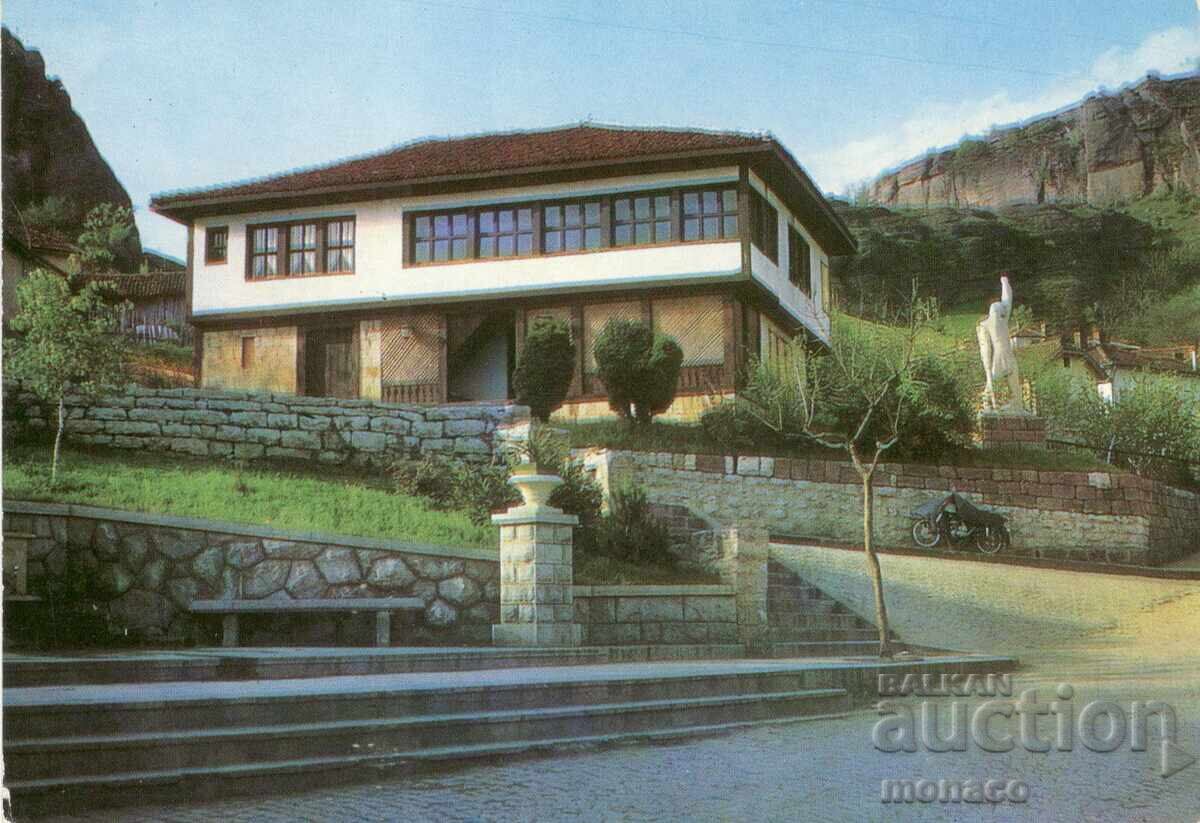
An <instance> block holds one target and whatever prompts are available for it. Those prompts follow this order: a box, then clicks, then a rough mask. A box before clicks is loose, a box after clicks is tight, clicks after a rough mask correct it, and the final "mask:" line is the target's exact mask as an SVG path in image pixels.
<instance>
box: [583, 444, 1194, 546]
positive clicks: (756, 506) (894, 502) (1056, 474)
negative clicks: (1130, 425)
mask: <svg viewBox="0 0 1200 823" xmlns="http://www.w3.org/2000/svg"><path fill="white" fill-rule="evenodd" d="M584 461H585V463H586V465H587V466H588V467H589V468H590V469H591V470H593V471H594V472H595V474H596V477H597V479H598V480H599V481H600V483H601V485H602V486H604V487H605V488H608V487H609V486H610V485H611V484H612V483H614V482H618V481H619V480H620V479H625V478H627V479H631V480H635V481H637V482H639V483H641V484H642V485H643V486H644V487H645V488H646V491H647V495H648V496H649V498H650V499H651V500H652V501H654V502H655V503H661V504H668V505H677V506H686V507H688V508H689V509H690V510H691V511H693V512H694V513H695V514H697V515H698V516H700V517H703V518H707V519H710V520H713V521H716V522H718V523H722V524H725V525H732V524H736V523H753V524H755V525H759V526H763V527H765V528H768V529H769V530H770V531H771V532H773V533H776V534H786V535H793V536H798V537H810V538H826V539H834V540H842V541H852V542H858V541H861V539H862V485H861V481H860V480H859V478H858V475H857V473H856V472H855V471H854V468H853V467H852V466H850V465H849V464H847V463H838V462H834V461H827V460H792V459H785V458H771V457H747V456H742V457H738V458H733V457H728V456H721V455H698V454H671V453H647V452H629V451H614V450H592V451H589V452H586V453H584ZM875 486H876V489H875V492H876V510H875V523H876V529H877V532H876V536H877V538H878V539H879V540H880V541H881V542H882V543H883V544H885V545H889V544H890V545H911V543H912V538H911V534H910V529H911V526H912V521H911V520H910V519H909V518H908V517H907V515H908V513H909V512H910V511H911V510H912V509H914V508H916V507H917V506H918V505H920V504H921V503H924V502H925V501H927V500H929V499H930V498H932V497H937V496H940V495H945V494H948V493H950V492H951V491H958V492H961V493H964V494H966V495H968V496H969V497H970V498H971V499H972V501H974V502H976V503H982V504H983V505H985V506H987V507H988V508H990V509H993V510H995V511H998V512H1001V513H1003V514H1004V515H1006V516H1007V517H1008V518H1009V528H1010V530H1011V533H1012V549H1011V551H1013V552H1014V553H1016V554H1021V555H1033V556H1040V557H1051V558H1059V559H1081V560H1094V559H1101V560H1104V559H1107V560H1109V561H1110V562H1131V563H1140V564H1157V563H1163V562H1166V561H1169V560H1171V559H1173V558H1176V557H1179V556H1180V555H1182V554H1185V553H1187V552H1190V551H1194V550H1195V548H1196V547H1197V546H1198V545H1200V494H1197V493H1196V492H1193V491H1188V490H1184V489H1177V488H1174V487H1171V486H1168V485H1167V484H1165V483H1161V482H1158V481H1155V480H1150V479H1147V478H1143V477H1137V476H1136V475H1133V474H1128V473H1123V472H1061V471H1040V470H1035V469H1000V468H972V467H957V466H926V465H915V464H904V463H884V464H881V465H880V467H879V469H878V471H877V472H876V475H875Z"/></svg>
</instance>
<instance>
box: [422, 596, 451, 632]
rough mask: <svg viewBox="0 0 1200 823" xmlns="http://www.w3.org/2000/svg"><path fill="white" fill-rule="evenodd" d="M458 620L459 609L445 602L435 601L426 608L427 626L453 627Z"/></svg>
mask: <svg viewBox="0 0 1200 823" xmlns="http://www.w3.org/2000/svg"><path fill="white" fill-rule="evenodd" d="M457 620H458V609H456V608H454V607H453V606H451V605H450V604H449V603H447V602H446V601H444V600H434V601H433V602H432V603H430V604H429V605H428V606H426V607H425V625H427V626H441V627H444V626H452V625H454V623H455V622H456V621H457Z"/></svg>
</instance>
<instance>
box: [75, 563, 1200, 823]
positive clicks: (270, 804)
mask: <svg viewBox="0 0 1200 823" xmlns="http://www.w3.org/2000/svg"><path fill="white" fill-rule="evenodd" d="M846 554H847V553H845V552H836V553H835V554H831V555H830V557H829V558H827V559H826V560H825V561H820V562H825V563H826V565H825V567H824V568H825V572H826V574H825V577H826V578H827V579H826V580H825V581H824V582H826V583H827V584H828V585H830V586H836V585H841V586H842V587H843V588H844V591H842V592H841V593H842V595H843V596H845V597H848V598H851V599H853V598H854V597H857V596H858V595H859V592H858V591H857V589H856V587H857V586H858V585H859V584H858V583H856V582H855V581H854V580H853V579H852V578H853V571H854V570H853V569H851V568H850V567H848V566H847V565H845V564H846V563H847V562H848V561H847V557H846ZM813 558H816V555H813V556H812V557H810V565H809V568H808V570H807V571H808V572H810V573H812V574H813V575H817V574H818V573H819V572H821V571H822V569H821V568H818V565H814V564H817V563H818V561H819V558H818V559H813ZM890 560H894V559H890ZM899 560H900V562H888V561H885V578H887V579H889V581H890V583H891V585H892V590H893V591H894V592H895V593H896V595H897V596H896V598H895V600H894V604H895V611H896V616H897V620H898V622H900V624H901V625H905V626H907V627H908V628H910V629H917V628H925V629H929V628H930V626H932V625H933V623H940V624H941V626H940V629H939V631H941V632H942V633H947V632H956V633H958V634H957V637H958V639H959V640H960V641H961V642H963V643H965V644H967V645H971V646H973V647H974V648H977V649H980V650H984V651H990V652H997V651H1000V650H1001V649H1003V648H1006V647H1012V646H1018V647H1019V651H1020V652H1021V653H1022V654H1023V655H1024V656H1025V657H1026V658H1027V659H1028V660H1030V661H1032V667H1031V669H1030V670H1028V671H1025V672H1022V673H1020V674H1018V675H1017V677H1016V682H1015V686H1016V688H1017V690H1018V691H1019V690H1020V689H1022V688H1031V687H1036V688H1037V689H1038V691H1039V697H1040V698H1041V700H1042V701H1043V702H1044V701H1046V700H1048V699H1049V697H1050V692H1051V691H1052V690H1053V688H1054V687H1055V685H1056V684H1057V683H1059V682H1067V683H1070V684H1071V685H1072V686H1073V687H1074V689H1075V699H1074V703H1075V707H1074V711H1075V712H1076V713H1077V712H1078V711H1079V710H1080V709H1081V708H1082V706H1084V705H1086V703H1088V702H1089V701H1092V700H1097V699H1106V700H1113V701H1116V702H1118V703H1119V704H1124V705H1126V706H1128V704H1129V702H1130V701H1133V700H1140V701H1147V700H1162V701H1167V702H1169V703H1170V704H1171V705H1172V706H1174V708H1175V711H1176V713H1177V715H1178V718H1179V724H1180V726H1179V736H1178V742H1179V744H1180V745H1181V746H1182V747H1183V748H1184V749H1186V750H1188V751H1190V752H1192V753H1193V754H1197V755H1200V643H1197V640H1196V638H1197V637H1200V584H1181V583H1178V582H1171V581H1148V582H1145V581H1143V582H1138V583H1137V584H1136V585H1133V584H1131V583H1130V582H1129V581H1127V580H1124V579H1122V578H1111V577H1109V578H1106V577H1104V576H1101V575H1091V576H1089V575H1081V574H1078V573H1074V572H1047V571H1044V570H1034V569H1010V570H1007V571H1005V570H998V572H997V573H996V576H995V578H994V579H983V582H982V583H981V582H980V581H979V580H976V581H974V582H972V583H971V585H970V586H966V585H965V584H963V586H961V587H960V588H963V589H968V588H969V589H970V590H969V591H960V592H958V599H956V598H955V597H951V596H950V595H951V594H952V593H953V592H951V590H952V589H955V584H954V583H953V581H952V579H951V578H948V576H947V575H946V574H945V573H944V572H942V571H940V570H939V569H938V568H937V567H936V566H934V565H929V562H926V563H921V562H919V561H914V560H912V559H908V558H904V559H899ZM932 562H934V563H936V561H932ZM1001 572H1003V573H1001ZM948 580H950V581H951V582H947V581H948ZM984 583H986V585H984ZM939 587H941V588H939ZM865 592H866V590H865V589H864V590H863V592H862V594H863V596H865ZM939 592H940V593H939ZM1105 604H1108V605H1107V606H1105ZM947 702H948V701H947V700H945V699H942V700H939V705H940V706H942V708H943V710H944V711H945V710H946V708H945V707H946V704H947ZM979 702H980V701H979V700H972V701H971V705H972V706H975V705H978V703H979ZM877 720H878V717H877V715H876V714H875V713H873V712H860V713H856V714H853V715H851V716H849V717H847V718H844V719H838V720H824V721H813V722H807V723H796V724H790V725H785V726H775V727H766V728H759V729H755V730H752V731H747V732H741V733H737V734H733V735H729V736H726V737H720V738H711V739H705V740H693V741H690V742H685V743H677V744H674V745H642V746H626V747H619V748H613V749H608V750H602V751H584V752H577V753H574V754H569V755H561V756H558V757H554V758H534V759H520V760H513V761H507V762H506V761H501V762H495V763H488V764H478V765H474V766H469V767H465V768H460V769H456V770H453V771H448V772H447V771H443V772H440V773H437V774H433V775H429V776H424V777H417V778H410V779H407V780H404V781H397V782H389V783H382V784H367V785H359V786H353V787H342V788H336V789H327V790H320V791H313V792H308V793H303V794H294V795H291V796H287V797H279V798H250V799H243V800H229V801H225V802H220V803H209V804H204V805H196V806H172V807H163V806H160V807H154V808H143V809H134V810H122V811H121V812H120V813H118V814H110V815H96V816H87V817H85V818H66V819H77V820H78V819H87V820H120V821H225V820H230V821H239V820H246V821H266V822H267V823H271V821H293V820H312V821H353V820H389V821H390V820H488V821H491V820H505V821H507V820H518V821H524V820H538V821H544V820H588V821H590V820H661V821H668V820H671V821H673V820H683V819H688V820H789V821H863V820H867V821H869V820H888V821H891V820H902V821H905V820H913V821H930V820H962V821H974V820H986V821H989V823H991V822H993V821H1007V820H1039V821H1049V820H1054V821H1058V820H1064V821H1065V820H1083V821H1154V823H1158V822H1159V821H1180V822H1181V823H1182V822H1183V821H1186V822H1187V823H1195V821H1196V820H1198V819H1200V763H1197V764H1193V765H1192V766H1190V767H1188V768H1187V769H1185V770H1183V771H1181V772H1179V773H1178V774H1176V775H1174V776H1173V777H1170V778H1167V779H1164V778H1163V777H1162V776H1160V773H1159V769H1160V763H1159V755H1158V754H1157V753H1156V751H1155V750H1156V748H1157V745H1156V742H1157V738H1155V737H1153V736H1152V737H1151V746H1150V747H1149V748H1150V751H1147V752H1131V751H1130V750H1129V746H1128V745H1123V746H1121V747H1120V748H1118V749H1117V750H1116V751H1114V752H1112V753H1108V754H1103V753H1098V752H1091V751H1087V750H1085V749H1084V748H1083V747H1082V746H1080V745H1078V743H1076V745H1075V746H1074V751H1070V752H1059V751H1051V752H1047V753H1030V752H1026V751H1024V750H1022V749H1021V748H1020V747H1018V748H1016V749H1015V750H1014V751H1012V752H1009V753H1005V754H989V753H986V752H983V751H981V750H979V749H978V748H976V747H975V746H971V747H970V749H969V750H968V751H967V752H964V753H944V754H931V753H927V752H923V751H919V752H916V753H912V754H906V753H896V754H887V753H883V752H879V751H877V750H876V749H875V748H874V746H873V744H872V740H871V730H872V727H873V726H874V725H875V723H876V722H877ZM1043 722H1044V721H1043ZM1010 728H1013V729H1014V732H1015V727H1010ZM1040 728H1041V729H1042V730H1043V736H1048V735H1046V734H1045V733H1044V731H1045V726H1042V727H1040ZM895 778H908V779H917V778H934V779H937V778H948V779H951V778H953V779H988V778H1003V779H1019V780H1022V781H1024V782H1025V783H1026V784H1027V785H1028V787H1029V791H1030V797H1029V799H1028V801H1027V802H1026V803H1024V804H1020V805H1008V804H1004V805H998V806H991V807H987V806H985V807H978V806H968V805H962V804H959V805H954V804H946V805H941V804H937V803H934V804H932V805H928V806H926V805H919V804H917V805H913V806H899V807H897V806H894V805H884V804H881V803H880V799H879V793H880V782H881V781H882V780H884V779H895Z"/></svg>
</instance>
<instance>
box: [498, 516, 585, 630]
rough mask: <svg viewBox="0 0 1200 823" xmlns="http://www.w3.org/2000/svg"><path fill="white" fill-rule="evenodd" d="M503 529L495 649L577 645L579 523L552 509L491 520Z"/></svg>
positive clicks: (578, 627) (580, 628) (573, 518)
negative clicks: (575, 545) (575, 533)
mask: <svg viewBox="0 0 1200 823" xmlns="http://www.w3.org/2000/svg"><path fill="white" fill-rule="evenodd" d="M492 522H493V523H496V524H497V525H499V526H500V623H499V624H496V625H493V626H492V644H493V645H496V646H578V645H580V643H581V642H582V636H583V631H582V629H583V627H582V626H579V625H577V624H576V623H575V604H574V597H573V594H572V583H573V580H574V563H573V556H572V546H571V543H572V530H573V529H574V527H575V526H577V525H578V524H579V518H577V517H575V516H574V515H570V514H563V513H562V511H560V510H559V509H555V508H553V507H551V506H546V505H541V506H518V507H516V508H512V509H509V510H508V511H507V512H505V513H504V514H497V515H493V517H492Z"/></svg>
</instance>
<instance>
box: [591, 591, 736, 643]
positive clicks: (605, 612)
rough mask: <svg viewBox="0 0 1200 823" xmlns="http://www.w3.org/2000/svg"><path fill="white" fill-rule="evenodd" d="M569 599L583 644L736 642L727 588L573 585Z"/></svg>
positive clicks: (731, 596)
mask: <svg viewBox="0 0 1200 823" xmlns="http://www.w3.org/2000/svg"><path fill="white" fill-rule="evenodd" d="M574 598H575V619H576V621H577V622H578V623H579V624H580V625H581V626H582V628H583V643H584V644H585V645H592V646H634V645H687V644H694V643H736V642H738V628H737V604H736V602H735V600H734V590H733V587H732V586H575V587H574Z"/></svg>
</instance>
